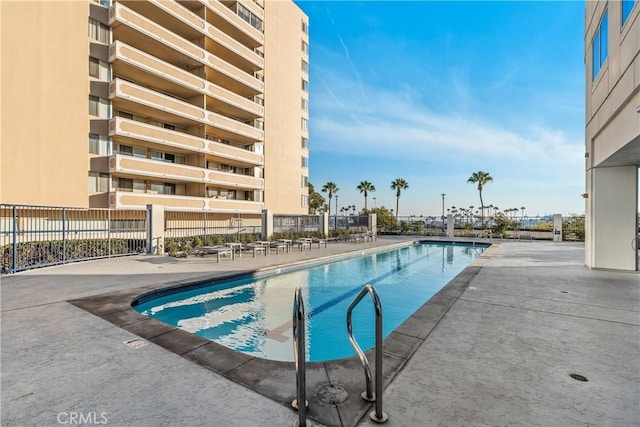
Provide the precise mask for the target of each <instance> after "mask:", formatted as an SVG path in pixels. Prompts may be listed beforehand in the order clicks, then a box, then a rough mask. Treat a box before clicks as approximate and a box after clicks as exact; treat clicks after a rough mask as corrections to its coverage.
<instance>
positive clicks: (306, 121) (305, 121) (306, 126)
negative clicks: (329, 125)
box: [302, 117, 309, 130]
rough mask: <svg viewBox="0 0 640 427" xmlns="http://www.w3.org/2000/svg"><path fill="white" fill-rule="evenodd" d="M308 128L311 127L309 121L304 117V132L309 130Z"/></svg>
mask: <svg viewBox="0 0 640 427" xmlns="http://www.w3.org/2000/svg"><path fill="white" fill-rule="evenodd" d="M308 126H309V121H308V120H307V119H305V118H304V117H303V118H302V130H308Z"/></svg>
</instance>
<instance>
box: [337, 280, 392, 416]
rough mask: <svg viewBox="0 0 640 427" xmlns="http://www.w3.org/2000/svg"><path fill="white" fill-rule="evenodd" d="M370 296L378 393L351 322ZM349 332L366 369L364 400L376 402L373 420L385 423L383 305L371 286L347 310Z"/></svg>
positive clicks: (366, 287)
mask: <svg viewBox="0 0 640 427" xmlns="http://www.w3.org/2000/svg"><path fill="white" fill-rule="evenodd" d="M367 294H370V295H371V300H372V302H373V308H374V310H375V316H376V330H375V355H376V392H375V393H373V392H372V390H371V368H370V366H369V360H367V356H366V355H365V354H364V352H363V351H362V349H361V348H360V346H359V345H358V343H357V342H356V340H355V338H354V336H353V324H352V321H351V313H352V311H353V309H354V308H355V306H356V305H358V303H359V302H360V301H361V300H362V298H364V296H365V295H367ZM347 332H348V334H349V341H351V345H352V346H353V348H354V349H355V350H356V353H358V357H359V358H360V362H361V363H362V367H363V368H364V378H365V384H366V391H364V392H363V393H362V398H363V399H364V400H366V401H367V402H373V401H375V410H374V411H372V412H371V413H370V414H369V417H370V418H371V420H373V421H375V422H377V423H384V422H386V421H387V419H388V418H389V417H388V416H387V414H385V413H384V412H383V411H382V386H383V384H382V381H383V380H382V374H383V372H382V304H381V303H380V297H379V296H378V292H376V290H375V288H374V287H373V286H371V285H365V286H364V287H363V288H362V290H361V291H360V293H358V295H357V296H356V297H355V298H354V299H353V301H351V304H349V308H347Z"/></svg>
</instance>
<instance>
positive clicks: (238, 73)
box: [109, 3, 264, 96]
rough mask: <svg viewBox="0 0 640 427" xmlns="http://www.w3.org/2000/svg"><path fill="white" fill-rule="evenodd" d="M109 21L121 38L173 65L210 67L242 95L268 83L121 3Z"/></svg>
mask: <svg viewBox="0 0 640 427" xmlns="http://www.w3.org/2000/svg"><path fill="white" fill-rule="evenodd" d="M109 24H110V25H111V26H112V27H113V28H114V37H115V38H116V39H117V40H121V41H123V42H124V43H126V44H129V45H131V46H134V47H135V46H137V47H143V46H144V49H145V51H146V52H148V53H149V54H151V55H152V56H155V57H157V58H160V59H162V60H164V61H166V62H169V63H171V64H173V65H177V66H180V67H182V68H185V69H191V68H197V67H199V66H202V65H205V66H208V67H210V68H211V69H212V71H213V74H212V77H214V78H215V79H216V81H218V82H219V83H220V85H222V86H224V87H225V88H227V89H229V90H232V91H233V92H236V93H238V94H240V95H242V96H251V95H255V94H256V93H262V91H263V90H264V83H263V82H261V81H260V80H258V79H256V78H255V77H254V76H253V75H252V74H250V73H248V72H246V71H243V70H242V69H240V68H238V67H236V66H234V65H232V64H229V63H228V62H226V61H224V60H222V59H221V58H218V57H216V56H215V55H214V54H212V53H209V52H207V51H206V50H204V49H202V48H200V47H198V46H196V45H194V44H193V43H191V42H190V41H188V40H186V39H184V38H182V37H180V36H178V35H177V34H175V33H173V32H171V31H169V30H167V29H166V28H164V27H162V26H160V25H159V24H157V23H155V22H153V21H151V20H150V19H148V18H146V17H144V16H142V15H141V14H139V13H137V12H134V11H133V10H131V9H129V8H127V7H126V6H123V5H122V4H121V3H116V4H115V5H114V6H112V7H111V9H110V11H109ZM167 47H170V48H171V49H172V50H173V52H171V51H169V50H168V49H167Z"/></svg>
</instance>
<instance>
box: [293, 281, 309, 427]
mask: <svg viewBox="0 0 640 427" xmlns="http://www.w3.org/2000/svg"><path fill="white" fill-rule="evenodd" d="M305 329H306V328H305V314H304V301H303V300H302V290H301V289H300V288H296V290H295V292H294V294H293V361H294V364H295V368H296V399H294V401H293V402H291V406H293V407H294V408H295V409H297V410H298V420H297V421H296V422H295V423H294V426H299V427H305V426H306V425H307V405H308V402H307V397H306V387H307V384H306V382H307V381H306V372H305V361H306V351H305V349H306V347H305ZM298 402H304V403H303V404H302V405H299V404H298Z"/></svg>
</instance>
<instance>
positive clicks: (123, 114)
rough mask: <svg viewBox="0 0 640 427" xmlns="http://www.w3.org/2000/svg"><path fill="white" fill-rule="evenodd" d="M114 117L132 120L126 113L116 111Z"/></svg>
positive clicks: (129, 114) (131, 115)
mask: <svg viewBox="0 0 640 427" xmlns="http://www.w3.org/2000/svg"><path fill="white" fill-rule="evenodd" d="M115 115H116V116H118V117H124V118H125V119H129V120H133V114H131V113H127V112H126V111H120V110H116V112H115Z"/></svg>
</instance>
